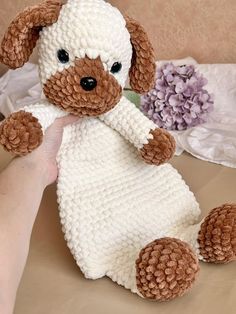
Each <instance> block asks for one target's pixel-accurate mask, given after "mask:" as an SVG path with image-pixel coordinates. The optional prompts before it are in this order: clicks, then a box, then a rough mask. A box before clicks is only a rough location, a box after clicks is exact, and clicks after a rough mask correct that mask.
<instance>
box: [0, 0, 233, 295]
mask: <svg viewBox="0 0 236 314" xmlns="http://www.w3.org/2000/svg"><path fill="white" fill-rule="evenodd" d="M36 42H38V44H39V69H40V78H41V82H42V86H43V90H44V94H45V96H46V98H47V100H46V101H45V100H42V102H40V103H38V104H34V105H31V106H28V107H25V108H24V109H23V110H21V111H19V112H15V113H13V114H12V115H11V116H9V117H8V118H7V119H5V121H4V122H3V123H2V124H1V127H0V142H1V144H2V145H3V146H4V147H5V149H6V150H8V151H9V152H12V153H14V154H15V155H25V154H28V153H30V152H31V151H33V150H34V149H36V148H37V147H38V146H39V145H40V143H41V142H42V138H43V133H44V131H45V129H46V128H47V127H48V126H49V125H50V124H52V123H53V121H54V120H55V119H56V118H58V117H62V116H65V115H68V114H74V115H77V116H79V117H81V119H80V120H79V122H77V123H75V124H73V125H71V126H68V127H67V128H65V130H64V136H63V143H62V146H61V149H60V152H59V154H58V166H59V178H58V189H57V192H58V202H59V209H60V217H61V222H62V225H63V231H64V233H65V238H66V240H67V243H68V246H69V248H70V250H71V252H72V254H73V256H74V258H75V260H76V262H77V264H78V265H79V267H80V269H81V270H82V272H83V273H84V275H85V276H86V277H87V278H90V279H97V278H101V277H103V276H108V277H110V278H111V279H112V280H113V281H115V282H117V283H118V284H120V285H123V286H124V287H125V288H127V289H130V290H131V291H133V292H135V293H138V294H139V295H140V296H142V297H145V298H149V299H154V300H162V301H163V300H170V299H172V298H175V297H177V296H181V295H183V294H184V293H185V292H186V291H188V290H189V289H190V287H191V286H192V283H193V282H194V280H195V278H196V275H197V273H198V271H199V265H198V260H203V261H205V262H213V263H226V262H229V261H232V260H234V259H235V257H236V206H235V205H224V206H222V207H219V208H216V209H214V210H213V211H211V212H210V214H209V216H208V217H207V218H205V219H204V220H203V222H201V223H199V221H198V219H199V215H200V209H199V206H198V203H197V202H196V200H195V197H194V195H193V194H192V193H191V192H190V191H189V188H188V186H187V185H186V184H185V183H184V181H183V179H182V178H181V176H180V175H179V174H178V173H177V171H176V170H175V169H173V168H172V166H171V165H170V164H164V163H165V162H166V161H168V160H169V159H170V158H171V157H172V155H173V152H174V150H175V144H174V140H173V138H172V137H171V135H169V134H168V133H167V132H166V131H164V130H162V129H158V128H157V126H156V125H155V124H154V123H153V122H151V121H149V120H148V119H147V118H146V117H144V116H143V115H142V113H141V112H140V111H139V110H138V109H137V108H136V107H135V106H134V105H133V104H131V103H130V102H129V101H128V100H127V99H125V97H123V96H122V89H123V88H124V86H125V82H126V79H127V77H128V75H129V78H130V84H131V86H132V88H133V90H135V91H136V92H138V93H145V92H147V91H148V90H149V89H150V88H151V87H152V84H153V82H154V76H155V62H154V53H153V49H152V46H151V44H150V42H149V40H148V37H147V35H146V33H145V31H144V29H143V28H142V27H141V26H140V25H139V23H137V22H136V21H135V20H133V19H131V18H129V17H123V16H122V15H121V14H120V12H119V11H118V10H117V9H115V8H113V7H112V6H111V5H110V4H108V3H106V2H105V1H102V0H68V2H67V4H62V3H61V2H60V1H59V0H48V1H46V2H43V3H42V4H39V5H37V6H34V7H31V8H28V9H26V10H25V11H24V12H23V13H20V14H19V15H18V16H17V17H16V19H15V20H14V21H13V22H12V23H11V25H10V27H9V29H8V31H7V32H6V34H5V37H4V39H3V41H2V45H1V52H0V55H1V57H0V58H1V61H2V62H3V63H5V64H7V65H8V66H9V67H11V68H13V69H15V68H18V67H21V66H23V65H24V63H25V62H27V61H28V59H29V57H30V55H31V53H32V50H33V48H34V47H35V45H36Z"/></svg>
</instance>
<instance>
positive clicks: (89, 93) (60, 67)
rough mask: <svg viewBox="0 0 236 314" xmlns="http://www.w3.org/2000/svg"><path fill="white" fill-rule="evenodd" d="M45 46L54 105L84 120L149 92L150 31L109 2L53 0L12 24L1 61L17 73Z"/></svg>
mask: <svg viewBox="0 0 236 314" xmlns="http://www.w3.org/2000/svg"><path fill="white" fill-rule="evenodd" d="M37 41H38V44H39V69H40V77H41V82H42V85H43V89H44V93H45V95H46V97H47V98H48V99H49V101H50V102H51V103H53V104H55V105H57V106H59V107H61V108H63V109H64V110H66V111H68V112H70V113H73V114H76V115H79V116H96V115H99V114H102V113H105V112H107V111H109V110H110V109H112V108H113V107H114V106H115V105H116V104H117V103H118V102H119V100H120V98H121V94H122V89H123V87H124V85H125V82H126V80H127V78H128V75H129V76H130V84H131V86H132V88H133V89H134V90H135V91H137V92H139V93H144V92H147V91H148V90H149V89H150V88H151V87H152V84H153V81H154V75H155V62H154V54H153V49H152V46H151V44H150V42H149V40H148V37H147V35H146V33H145V31H144V29H143V28H142V27H141V26H140V25H139V24H138V23H137V22H136V21H134V20H132V19H130V18H128V17H126V18H124V17H123V16H122V15H121V13H120V12H119V11H118V10H117V9H116V8H114V7H112V6H111V5H110V4H108V3H106V2H105V1H103V0H68V2H67V3H66V4H64V5H63V4H62V2H61V1H59V0H47V1H45V2H43V3H42V4H40V5H38V6H34V7H31V8H28V9H26V10H25V11H23V12H22V13H20V14H19V15H18V16H17V17H16V19H15V20H14V21H13V22H12V23H11V25H10V27H9V29H8V31H7V32H6V34H5V36H4V39H3V42H2V45H1V50H0V60H1V61H2V62H3V63H5V64H7V65H8V66H9V67H11V68H18V67H21V66H23V64H24V63H25V62H27V61H28V59H29V57H30V55H31V53H32V51H33V49H34V47H35V45H36V42H37Z"/></svg>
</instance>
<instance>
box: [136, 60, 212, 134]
mask: <svg viewBox="0 0 236 314" xmlns="http://www.w3.org/2000/svg"><path fill="white" fill-rule="evenodd" d="M207 83H208V82H207V80H206V79H205V78H204V77H203V76H202V75H201V74H200V73H199V72H198V71H196V70H195V68H194V66H193V65H183V66H175V65H174V64H173V63H166V64H164V65H163V66H162V67H160V68H159V69H158V70H157V79H156V84H155V87H154V89H153V90H151V91H150V92H149V93H148V94H146V95H145V96H143V97H142V98H141V110H142V111H143V112H144V113H145V114H146V115H147V116H148V117H149V118H150V119H151V120H153V121H154V122H155V123H156V124H157V125H158V126H159V127H161V128H165V129H167V130H179V131H180V130H186V129H187V128H191V127H194V126H197V125H199V124H201V123H205V122H206V121H207V119H208V116H209V113H211V112H212V111H213V104H214V101H213V95H211V94H209V93H208V91H207V90H206V89H204V87H205V86H206V85H207Z"/></svg>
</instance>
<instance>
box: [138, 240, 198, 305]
mask: <svg viewBox="0 0 236 314" xmlns="http://www.w3.org/2000/svg"><path fill="white" fill-rule="evenodd" d="M198 272H199V264H198V259H197V257H196V256H195V254H194V253H193V251H192V249H191V248H190V246H189V245H188V244H187V243H185V242H182V241H180V240H177V239H172V238H163V239H159V240H156V241H154V242H152V243H150V244H149V245H147V246H146V247H145V248H144V249H142V250H141V252H140V254H139V258H138V260H137V261H136V281H137V288H138V290H139V292H140V293H141V295H142V296H143V297H144V298H147V299H151V300H156V301H169V300H172V299H174V298H177V297H180V296H182V295H184V294H185V293H186V292H187V291H188V290H189V289H190V288H191V287H192V284H193V283H194V281H195V279H196V276H197V274H198Z"/></svg>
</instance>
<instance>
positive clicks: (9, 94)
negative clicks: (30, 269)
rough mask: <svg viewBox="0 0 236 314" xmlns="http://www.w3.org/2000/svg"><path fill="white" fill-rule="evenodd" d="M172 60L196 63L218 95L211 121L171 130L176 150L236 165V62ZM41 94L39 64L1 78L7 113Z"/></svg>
mask: <svg viewBox="0 0 236 314" xmlns="http://www.w3.org/2000/svg"><path fill="white" fill-rule="evenodd" d="M162 62H164V61H162ZM160 63H161V62H159V65H160ZM173 63H175V64H186V63H188V64H195V66H196V67H197V69H198V70H199V71H200V72H201V73H202V74H203V75H204V76H205V77H206V78H207V79H208V85H207V89H208V91H209V92H210V93H213V94H214V95H215V105H214V106H215V109H214V112H213V113H212V114H211V116H210V119H209V122H208V123H206V124H203V125H201V126H198V127H195V128H192V129H189V130H187V131H183V132H172V134H173V135H174V136H175V139H176V142H177V146H178V148H177V151H176V154H177V155H180V154H181V153H182V152H183V151H187V152H189V153H190V154H192V155H194V156H196V157H197V158H200V159H203V160H207V161H211V162H215V163H218V164H222V165H225V166H228V167H234V168H236V64H212V65H207V64H197V62H196V61H195V60H194V59H192V58H187V59H183V60H177V61H173ZM42 97H43V95H42V90H41V86H40V84H39V78H38V67H37V66H36V65H33V64H30V63H28V64H26V65H25V66H24V67H23V68H21V69H18V70H15V71H12V70H10V71H8V72H7V73H6V74H5V75H4V76H3V77H2V78H1V79H0V112H2V113H3V114H4V115H5V116H8V115H9V114H10V113H11V112H13V111H15V110H17V109H19V108H21V107H24V106H27V105H29V104H34V103H36V102H38V101H39V100H40V99H41V98H42Z"/></svg>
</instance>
